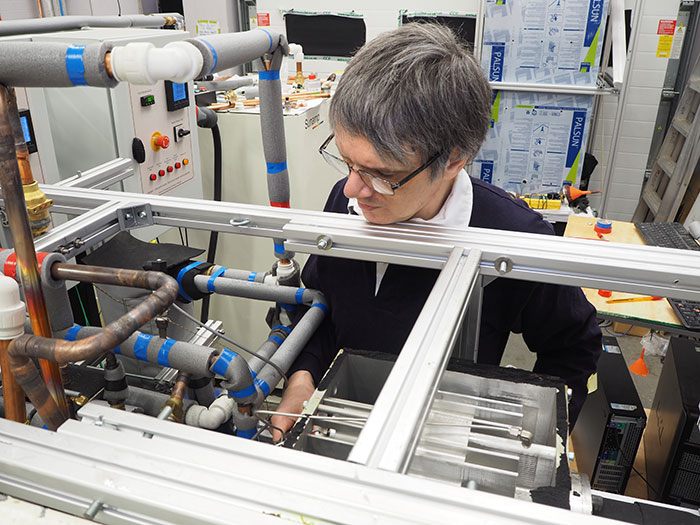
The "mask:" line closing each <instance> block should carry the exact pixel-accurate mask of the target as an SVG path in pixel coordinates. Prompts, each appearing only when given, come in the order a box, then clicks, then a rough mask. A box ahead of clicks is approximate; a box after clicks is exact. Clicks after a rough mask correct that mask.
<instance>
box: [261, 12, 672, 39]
mask: <svg viewBox="0 0 700 525" xmlns="http://www.w3.org/2000/svg"><path fill="white" fill-rule="evenodd" d="M675 23H676V22H673V24H674V25H675ZM269 25H270V13H258V27H265V26H269ZM671 34H673V31H671Z"/></svg>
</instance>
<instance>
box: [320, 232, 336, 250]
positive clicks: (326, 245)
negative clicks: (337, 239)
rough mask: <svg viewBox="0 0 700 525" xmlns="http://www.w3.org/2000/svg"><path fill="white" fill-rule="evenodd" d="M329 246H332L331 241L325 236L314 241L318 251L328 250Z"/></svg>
mask: <svg viewBox="0 0 700 525" xmlns="http://www.w3.org/2000/svg"><path fill="white" fill-rule="evenodd" d="M331 246H333V240H332V239H331V238H330V237H328V236H327V235H321V236H320V237H319V238H318V239H316V247H317V248H318V249H319V250H329V249H330V247H331Z"/></svg>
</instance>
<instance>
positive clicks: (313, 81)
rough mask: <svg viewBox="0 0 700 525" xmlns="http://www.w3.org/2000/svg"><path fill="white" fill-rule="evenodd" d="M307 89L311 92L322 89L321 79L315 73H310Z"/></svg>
mask: <svg viewBox="0 0 700 525" xmlns="http://www.w3.org/2000/svg"><path fill="white" fill-rule="evenodd" d="M306 91H308V92H309V93H318V92H320V91H321V80H320V79H319V78H318V77H317V76H316V75H315V74H314V73H310V74H309V78H308V80H307V81H306Z"/></svg>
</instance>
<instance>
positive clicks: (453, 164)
mask: <svg viewBox="0 0 700 525" xmlns="http://www.w3.org/2000/svg"><path fill="white" fill-rule="evenodd" d="M466 164H467V159H466V158H464V157H460V155H459V153H458V152H457V151H453V152H452V155H450V160H448V161H447V165H446V166H445V171H444V174H443V177H444V178H445V179H454V178H455V177H456V176H457V174H458V173H459V172H460V171H461V170H462V169H463V168H464V166H466Z"/></svg>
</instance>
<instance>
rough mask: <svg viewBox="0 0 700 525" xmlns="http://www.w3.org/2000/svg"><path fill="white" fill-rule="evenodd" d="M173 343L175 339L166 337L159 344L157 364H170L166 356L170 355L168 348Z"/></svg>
mask: <svg viewBox="0 0 700 525" xmlns="http://www.w3.org/2000/svg"><path fill="white" fill-rule="evenodd" d="M174 344H175V339H170V338H168V339H166V340H165V343H163V344H162V345H160V350H158V364H159V365H160V366H170V360H169V358H168V356H169V355H170V349H171V348H172V347H173V345H174Z"/></svg>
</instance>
